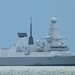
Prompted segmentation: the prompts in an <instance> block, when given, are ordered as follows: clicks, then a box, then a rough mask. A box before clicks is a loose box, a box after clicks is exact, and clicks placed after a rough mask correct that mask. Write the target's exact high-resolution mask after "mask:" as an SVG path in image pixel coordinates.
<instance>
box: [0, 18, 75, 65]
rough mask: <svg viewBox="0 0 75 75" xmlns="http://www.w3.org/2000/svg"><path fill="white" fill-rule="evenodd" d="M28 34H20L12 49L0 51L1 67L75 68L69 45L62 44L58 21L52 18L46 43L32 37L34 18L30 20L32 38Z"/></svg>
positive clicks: (73, 56)
mask: <svg viewBox="0 0 75 75" xmlns="http://www.w3.org/2000/svg"><path fill="white" fill-rule="evenodd" d="M26 38H27V33H18V40H17V41H16V43H15V45H13V46H12V47H11V48H2V49H1V50H0V66H75V55H72V54H71V53H70V52H69V48H68V46H67V45H65V44H64V43H62V42H61V40H62V38H61V36H60V35H59V30H58V26H57V19H56V18H55V17H53V18H51V24H50V28H49V33H48V36H47V37H46V38H43V39H45V40H46V42H41V41H39V40H37V41H36V42H34V39H33V36H32V18H30V37H29V42H27V40H26Z"/></svg>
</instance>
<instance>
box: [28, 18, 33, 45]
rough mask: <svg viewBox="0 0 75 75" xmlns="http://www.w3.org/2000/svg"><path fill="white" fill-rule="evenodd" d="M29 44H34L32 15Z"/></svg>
mask: <svg viewBox="0 0 75 75" xmlns="http://www.w3.org/2000/svg"><path fill="white" fill-rule="evenodd" d="M28 44H29V45H33V44H34V42H33V36H32V17H30V37H29V43H28Z"/></svg>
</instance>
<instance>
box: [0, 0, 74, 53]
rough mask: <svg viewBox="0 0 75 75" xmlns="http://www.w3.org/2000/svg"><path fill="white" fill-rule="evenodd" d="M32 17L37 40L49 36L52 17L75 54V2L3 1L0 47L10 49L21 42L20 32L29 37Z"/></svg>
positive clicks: (51, 0) (46, 0) (47, 0)
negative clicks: (17, 42)
mask: <svg viewBox="0 0 75 75" xmlns="http://www.w3.org/2000/svg"><path fill="white" fill-rule="evenodd" d="M30 17H32V24H33V37H34V41H35V42H36V40H37V39H39V40H40V41H41V38H45V37H46V36H47V35H48V33H49V28H50V24H51V18H52V17H56V18H57V25H58V27H59V32H60V35H61V37H62V38H68V40H64V39H63V41H64V42H65V43H66V44H67V45H68V47H69V48H70V52H72V53H74V52H75V0H0V47H1V48H2V47H10V45H13V44H14V43H15V42H16V40H17V39H18V36H17V33H18V32H26V33H27V35H28V37H29V27H30Z"/></svg>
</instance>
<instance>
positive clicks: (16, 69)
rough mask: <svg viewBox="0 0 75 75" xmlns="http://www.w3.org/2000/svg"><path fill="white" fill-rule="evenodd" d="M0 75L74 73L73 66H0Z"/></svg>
mask: <svg viewBox="0 0 75 75" xmlns="http://www.w3.org/2000/svg"><path fill="white" fill-rule="evenodd" d="M0 75H75V66H66V67H65V66H0Z"/></svg>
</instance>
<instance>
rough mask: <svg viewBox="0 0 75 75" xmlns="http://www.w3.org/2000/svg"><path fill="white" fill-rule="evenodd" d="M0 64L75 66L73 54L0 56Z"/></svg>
mask: <svg viewBox="0 0 75 75" xmlns="http://www.w3.org/2000/svg"><path fill="white" fill-rule="evenodd" d="M0 66H75V56H60V57H59V56H56V57H0Z"/></svg>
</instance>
